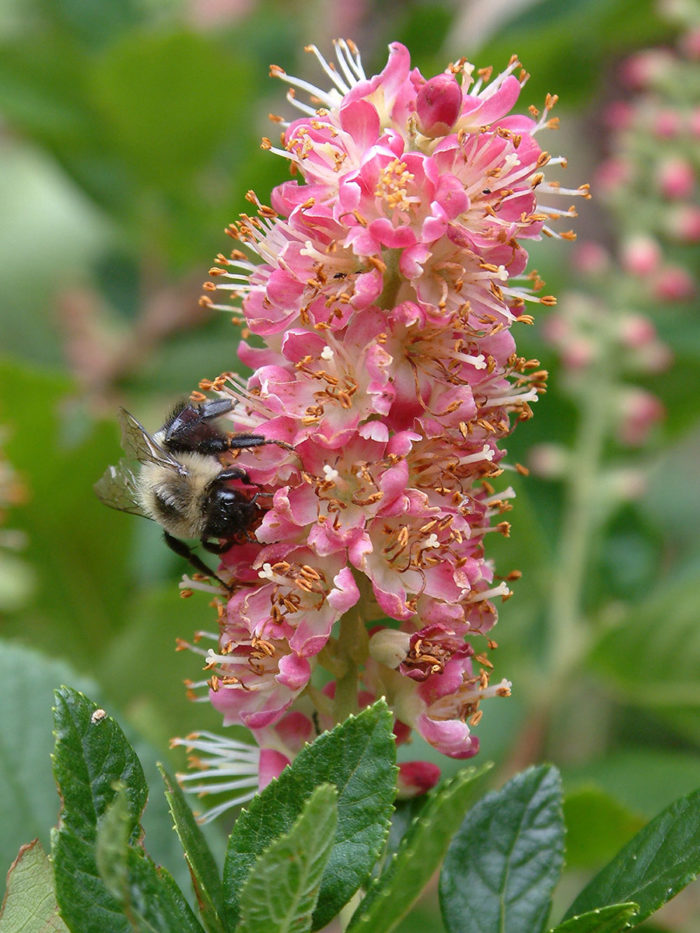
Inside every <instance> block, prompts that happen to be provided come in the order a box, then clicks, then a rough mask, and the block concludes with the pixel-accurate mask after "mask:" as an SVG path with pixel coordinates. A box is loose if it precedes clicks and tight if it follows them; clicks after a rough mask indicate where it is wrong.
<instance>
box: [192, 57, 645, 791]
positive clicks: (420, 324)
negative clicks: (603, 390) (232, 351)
mask: <svg viewBox="0 0 700 933" xmlns="http://www.w3.org/2000/svg"><path fill="white" fill-rule="evenodd" d="M308 51H309V52H310V53H311V55H313V56H314V57H315V59H316V62H317V63H318V66H319V69H320V75H321V79H320V81H319V82H318V85H316V84H312V83H311V82H309V81H307V80H304V79H299V78H295V77H293V76H290V75H287V74H286V72H284V71H283V70H282V69H281V68H278V67H276V66H273V68H272V74H273V75H274V76H276V77H277V78H279V79H280V80H282V81H284V82H285V83H286V84H288V85H291V87H292V89H293V91H292V92H291V93H290V95H289V96H288V101H289V103H290V105H291V106H293V107H294V108H295V110H296V119H293V120H289V121H286V120H284V119H282V118H280V121H279V122H281V124H282V142H281V143H277V142H273V141H272V140H265V141H264V143H263V145H264V148H265V149H267V150H268V152H270V153H271V154H273V155H276V156H279V157H281V158H284V159H285V160H287V162H288V163H289V164H290V166H291V168H292V170H293V175H294V178H293V180H290V181H286V182H284V183H282V184H281V185H279V186H277V187H276V188H275V189H274V191H273V192H272V194H271V196H270V199H269V204H270V205H271V206H268V204H267V203H263V202H262V201H261V200H259V199H258V197H257V196H256V195H255V194H254V193H253V192H249V193H248V196H247V198H248V201H249V203H250V204H251V205H252V209H249V210H251V214H243V215H241V216H240V217H239V219H238V220H237V221H236V222H234V223H232V224H231V225H230V226H229V228H228V230H227V233H228V234H229V235H230V237H231V238H232V239H233V240H234V249H233V250H232V251H231V252H230V253H229V254H228V255H226V254H224V253H221V254H219V256H218V257H217V259H216V264H215V267H214V268H213V269H212V270H211V281H210V282H208V283H207V284H206V285H205V290H206V293H205V295H204V296H203V298H202V303H203V304H204V305H206V306H207V307H214V308H220V309H222V310H225V311H230V310H231V309H232V307H235V309H236V319H237V321H238V322H240V323H241V324H243V325H244V327H245V329H246V330H247V331H249V332H250V333H251V334H252V335H253V337H254V338H255V339H254V340H253V339H251V341H250V343H245V342H242V343H241V345H240V349H239V356H240V360H241V361H242V363H243V364H245V365H247V366H249V367H250V368H251V369H252V370H253V372H252V374H251V375H250V376H248V377H244V376H241V375H239V374H238V372H237V371H235V367H234V366H232V367H231V370H232V371H231V372H228V373H224V374H222V375H221V376H219V377H217V378H216V379H214V380H210V381H206V382H203V383H202V384H201V388H202V391H203V392H210V393H212V394H214V395H215V396H216V397H218V398H225V399H226V400H227V401H228V402H229V403H230V411H229V412H228V413H227V414H226V416H225V417H226V418H227V419H228V424H227V425H226V429H227V430H228V431H230V432H231V433H232V434H234V433H244V434H248V435H251V434H252V435H254V436H256V437H258V436H259V437H262V438H264V439H265V440H266V441H267V442H268V443H265V444H262V443H256V444H253V445H252V446H250V447H249V448H241V449H235V450H225V451H223V452H222V453H221V455H220V460H221V463H222V466H224V467H226V468H231V469H232V470H234V471H236V472H239V471H245V475H246V479H247V481H246V482H245V483H243V482H241V481H239V480H235V481H232V483H231V485H232V486H234V483H235V486H234V488H235V489H236V490H237V491H238V490H239V489H240V490H241V495H244V496H246V497H247V499H248V502H247V503H246V504H245V509H246V510H247V511H246V514H247V515H250V522H249V524H248V525H247V526H246V527H245V529H242V530H241V534H240V535H238V536H236V537H234V538H232V539H230V540H227V541H224V540H222V541H221V543H222V546H225V548H226V549H225V550H224V553H222V555H221V567H220V568H219V570H218V572H217V573H218V577H219V580H221V581H223V584H224V596H223V598H221V599H219V600H217V605H218V609H217V611H218V620H217V621H218V626H217V631H216V633H215V634H213V635H212V636H211V637H212V639H213V640H214V641H215V642H216V647H215V648H213V649H211V650H210V651H209V652H205V651H203V650H202V649H195V650H199V651H200V653H201V654H203V655H204V657H205V658H206V669H207V676H208V678H209V679H208V680H207V681H205V682H203V684H199V685H198V686H199V687H200V688H202V689H204V690H207V691H208V696H209V699H210V701H211V703H212V704H213V705H214V706H215V707H216V708H217V710H218V711H219V712H220V713H221V714H222V716H223V718H224V723H225V724H226V725H233V724H236V725H243V726H245V727H247V728H248V729H249V730H251V731H252V732H253V735H254V737H255V740H256V741H257V743H258V746H259V748H260V750H261V751H260V759H259V761H258V762H257V764H258V765H259V771H260V781H261V783H263V782H266V781H267V780H269V779H270V778H271V777H272V776H274V775H275V774H278V773H279V770H280V769H281V767H283V766H284V765H285V764H286V763H287V762H290V761H293V759H294V757H295V756H296V754H298V752H299V749H300V747H301V746H300V742H299V739H300V738H301V737H303V741H308V740H311V739H313V737H314V736H315V735H316V734H317V733H318V732H319V731H321V730H323V729H325V728H328V727H331V726H332V725H333V723H334V720H335V719H336V718H337V719H340V718H343V717H344V716H345V715H347V713H348V712H349V711H351V710H352V709H356V708H357V707H358V706H359V707H362V706H364V705H366V704H367V703H370V702H372V701H373V699H376V698H377V697H379V696H384V697H386V699H387V702H388V703H389V704H390V707H391V709H392V712H393V715H394V719H395V735H396V736H397V741H408V740H409V738H410V730H411V729H415V730H417V731H418V732H419V733H420V734H421V735H422V736H423V737H424V738H425V739H426V740H427V741H428V742H429V743H431V744H432V746H433V747H434V748H435V749H437V750H438V751H439V752H441V753H443V754H446V755H449V756H451V757H455V758H467V757H470V756H471V755H474V754H475V753H476V751H477V749H478V744H479V743H478V739H477V738H476V736H475V735H474V734H473V730H474V729H475V727H476V726H477V725H478V722H479V719H480V717H481V710H480V708H479V706H480V703H481V701H482V700H483V699H486V698H489V697H494V696H507V695H508V692H509V685H508V683H507V681H501V683H500V684H498V685H497V686H490V685H489V672H490V670H491V666H490V664H491V662H490V661H489V658H488V652H489V651H490V650H491V648H492V647H493V646H494V643H493V642H492V641H491V640H490V638H488V633H489V632H490V630H491V629H492V628H493V626H494V625H495V624H496V622H497V619H498V608H497V607H498V605H499V604H500V601H501V600H505V599H507V598H508V597H509V596H510V595H511V594H510V589H509V586H508V583H507V580H508V579H510V578H505V579H504V578H503V577H502V576H501V577H497V573H496V568H495V567H494V565H493V563H492V561H491V560H490V559H489V556H488V554H489V552H488V546H487V543H486V542H487V540H488V535H489V534H490V533H491V532H496V533H500V534H503V535H504V536H507V535H508V532H509V528H510V526H509V524H508V522H507V520H506V519H505V513H506V512H507V511H508V510H509V509H510V500H511V499H512V498H513V497H514V495H515V493H514V490H513V489H512V488H511V487H509V486H508V484H507V481H505V482H504V481H503V480H502V478H501V476H502V474H503V473H504V471H505V470H507V469H512V468H513V466H514V465H513V464H512V463H509V462H508V460H507V453H506V450H505V444H507V443H508V438H509V436H510V434H511V432H512V431H513V429H514V427H515V426H516V425H517V423H518V422H519V421H522V420H526V419H528V418H530V416H531V415H532V406H533V405H534V403H535V402H536V401H537V398H538V396H539V394H540V393H541V392H542V391H544V388H545V378H546V373H545V371H544V370H542V369H541V368H540V364H539V363H538V362H537V361H536V360H531V359H528V358H527V356H525V355H522V350H521V349H520V348H519V347H518V346H517V343H516V338H517V337H518V336H519V332H520V331H521V329H522V326H523V325H524V324H529V323H532V322H533V320H534V313H531V312H534V311H536V310H537V308H538V307H539V306H540V305H545V306H547V305H551V304H554V298H553V297H552V296H550V295H547V294H545V293H543V292H542V291H541V288H542V285H543V283H542V282H541V280H540V279H539V277H538V276H537V274H536V272H534V271H531V270H530V267H529V257H528V249H529V246H528V244H529V241H532V240H540V239H541V238H543V237H550V236H561V237H562V238H566V239H572V238H573V233H572V232H571V231H569V230H568V229H567V227H568V224H569V222H570V218H573V217H574V216H575V214H576V211H575V209H574V208H573V207H572V202H573V200H574V198H576V197H583V198H587V197H588V188H587V186H585V185H582V186H580V187H579V188H568V187H564V186H563V185H562V184H561V183H560V181H559V178H558V175H559V171H560V169H561V168H563V167H565V159H564V158H563V157H561V156H557V155H551V154H550V152H549V151H548V149H546V148H544V146H543V145H540V134H543V135H545V134H546V133H548V132H549V131H550V130H551V129H554V128H555V126H556V120H554V119H553V118H551V117H550V112H551V110H552V108H553V106H554V105H555V103H556V97H555V96H554V95H547V96H546V98H545V101H544V106H543V107H542V109H541V110H539V111H538V110H537V108H536V107H535V106H533V107H531V108H530V110H529V111H525V112H523V113H518V112H517V111H514V108H515V107H516V106H517V105H518V101H519V99H520V95H521V90H522V87H523V85H524V83H525V81H526V79H527V74H526V72H525V71H524V70H523V69H522V68H521V66H520V63H519V62H518V60H517V59H516V58H515V57H513V58H511V60H510V61H509V62H507V63H506V64H505V68H503V70H501V71H500V73H499V72H492V70H491V69H490V68H479V69H477V68H475V66H474V65H472V64H470V63H469V62H467V61H466V60H465V59H460V60H459V61H457V62H454V63H451V64H449V63H447V64H446V66H445V70H444V72H443V73H441V74H438V75H435V76H427V77H424V76H423V75H422V74H421V73H420V72H419V71H418V69H416V68H414V67H412V65H411V60H410V55H409V52H408V50H407V49H406V48H405V47H404V46H403V45H401V44H400V43H392V44H391V46H390V48H389V56H388V60H387V63H386V65H385V67H384V68H383V70H381V71H380V73H379V74H376V75H370V76H367V75H366V74H365V72H364V69H363V66H362V62H361V59H360V55H359V52H358V50H357V49H356V47H355V46H354V44H353V43H352V42H350V41H348V40H338V41H337V42H336V43H335V48H334V52H335V59H334V61H332V62H331V61H326V59H325V58H324V57H323V55H322V54H321V52H320V51H319V50H318V49H317V48H316V47H314V46H310V47H309V48H308ZM274 135H275V136H277V135H278V134H277V133H275V134H274ZM611 175H615V172H611ZM562 198H563V199H564V200H563V201H562V200H561V199H562ZM560 224H564V225H565V226H563V227H562V226H560ZM587 262H588V265H589V268H590V269H595V270H596V272H597V274H599V275H600V276H602V275H603V273H604V266H605V265H606V264H607V262H609V260H608V259H607V257H605V256H600V255H598V256H592V255H591V254H590V252H589V255H588V259H587ZM582 264H583V265H584V266H585V262H583V260H582ZM569 330H570V332H571V333H573V334H574V336H575V337H576V340H575V341H573V343H574V347H575V349H577V350H578V354H577V358H576V359H573V360H571V361H570V363H571V365H572V366H574V365H576V366H578V367H585V366H586V365H587V364H588V363H590V361H591V353H592V351H591V345H590V342H587V335H586V334H585V333H584V334H581V335H579V334H577V333H576V332H575V328H574V327H573V325H572V326H571V327H570V328H569ZM569 336H570V333H565V334H562V333H559V334H553V335H552V338H553V339H554V340H555V341H557V342H561V343H565V342H566V341H567V340H568V338H569ZM641 349H644V350H645V351H646V350H647V349H648V348H647V347H644V348H641ZM632 352H633V351H632V350H629V351H628V353H632ZM634 352H639V350H638V348H635V349H634ZM520 469H522V468H520ZM212 543H213V542H212ZM377 620H381V621H380V622H379V625H378V626H377V625H376V623H377ZM375 627H376V628H378V631H375ZM349 633H352V638H351V637H350V635H349ZM485 636H486V638H485ZM467 637H468V638H469V642H467V641H466V638H467ZM351 641H352V643H350V642H351ZM350 662H351V663H350ZM346 675H347V678H348V680H347V682H346V683H345V684H344V686H343V689H342V690H338V691H337V695H336V691H335V685H336V680H335V679H334V678H340V677H345V676H346ZM353 678H354V679H356V680H357V683H356V685H355V687H356V689H355V692H354V694H353V684H352V683H351V681H352V679H353ZM438 774H439V770H438V769H437V768H436V767H435V766H434V765H429V764H428V763H426V762H416V763H413V764H411V765H406V766H404V767H403V769H402V773H401V782H402V786H403V792H404V793H406V794H415V793H418V792H424V791H425V790H427V789H428V788H429V787H430V786H432V785H433V784H434V783H435V781H436V780H437V778H438Z"/></svg>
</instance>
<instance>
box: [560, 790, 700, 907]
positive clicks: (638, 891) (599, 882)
mask: <svg viewBox="0 0 700 933" xmlns="http://www.w3.org/2000/svg"><path fill="white" fill-rule="evenodd" d="M699 870H700V790H698V791H695V792H694V793H692V794H688V796H687V797H682V798H681V799H680V800H677V801H675V803H672V804H671V806H670V807H667V808H666V810H664V811H663V812H662V813H660V814H659V815H658V816H657V817H656V818H655V819H653V820H652V821H651V823H649V824H648V825H647V826H645V827H644V829H643V830H641V832H639V833H637V835H636V836H635V837H634V838H633V839H632V840H631V841H630V842H628V843H627V845H626V846H625V847H624V848H623V849H622V851H621V852H619V853H618V855H616V856H615V858H614V859H613V860H612V861H611V862H610V863H609V864H608V865H606V866H605V868H603V869H602V871H600V872H599V873H598V874H597V875H596V876H595V878H593V880H592V881H590V882H589V884H587V885H586V887H585V888H584V889H583V891H581V893H580V894H579V895H578V897H577V898H576V900H575V901H574V902H573V904H572V905H571V907H570V908H569V909H568V911H567V912H566V915H565V917H564V919H567V918H568V917H572V916H574V915H575V914H580V913H584V912H586V911H589V910H593V909H595V908H596V907H606V906H607V905H608V904H617V903H620V902H622V901H624V900H634V901H635V903H637V904H638V905H639V917H638V920H639V921H640V922H641V921H642V920H644V919H645V918H646V917H648V916H650V914H652V913H653V912H654V911H655V910H658V909H659V907H661V905H662V904H665V903H666V902H667V901H669V900H670V899H671V898H672V897H674V895H676V894H677V893H678V892H679V891H680V890H682V888H684V887H685V886H686V885H687V884H689V883H690V882H691V881H693V880H694V878H696V877H697V874H698V871H699Z"/></svg>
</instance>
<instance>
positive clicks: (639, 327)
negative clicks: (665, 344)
mask: <svg viewBox="0 0 700 933" xmlns="http://www.w3.org/2000/svg"><path fill="white" fill-rule="evenodd" d="M619 335H620V343H621V344H622V345H623V347H626V348H627V349H630V350H636V349H638V348H639V347H644V346H647V345H648V344H650V343H652V341H654V340H656V328H655V327H654V325H653V324H652V322H651V321H650V320H649V318H648V317H644V315H643V314H625V315H624V317H623V318H622V319H621V321H620V324H619Z"/></svg>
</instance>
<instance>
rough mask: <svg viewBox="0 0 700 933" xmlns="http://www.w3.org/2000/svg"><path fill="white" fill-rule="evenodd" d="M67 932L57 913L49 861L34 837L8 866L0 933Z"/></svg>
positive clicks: (0, 917)
mask: <svg viewBox="0 0 700 933" xmlns="http://www.w3.org/2000/svg"><path fill="white" fill-rule="evenodd" d="M20 931H21V933H68V927H67V926H66V925H65V923H64V922H63V920H61V917H60V916H59V913H58V904H57V903H56V892H55V890H54V885H53V871H52V870H51V864H50V863H49V860H48V858H47V856H46V853H45V852H44V849H43V848H42V845H41V843H40V842H39V840H38V839H35V840H34V841H33V842H30V843H28V844H27V845H25V846H22V848H21V849H20V851H19V854H18V855H17V858H16V859H15V861H14V862H13V864H12V867H11V868H10V872H9V873H8V879H7V892H6V895H5V899H4V900H3V904H2V910H1V911H0V933H20Z"/></svg>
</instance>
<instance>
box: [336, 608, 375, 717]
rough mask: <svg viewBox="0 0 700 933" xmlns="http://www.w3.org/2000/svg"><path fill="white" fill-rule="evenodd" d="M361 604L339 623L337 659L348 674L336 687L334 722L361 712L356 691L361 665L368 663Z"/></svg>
mask: <svg viewBox="0 0 700 933" xmlns="http://www.w3.org/2000/svg"><path fill="white" fill-rule="evenodd" d="M361 607H362V601H360V602H359V603H358V605H357V606H355V607H354V608H353V609H351V610H350V612H346V613H345V615H344V616H343V617H342V618H341V620H340V634H339V636H338V655H339V657H341V658H342V659H343V661H344V662H345V672H344V673H343V675H342V676H341V677H338V679H337V680H336V684H335V721H336V722H343V721H344V720H345V719H347V718H348V716H350V715H351V714H353V713H356V712H357V710H358V702H357V691H358V685H359V679H360V676H359V669H360V665H361V664H363V663H364V661H365V660H366V659H367V654H368V636H367V628H366V627H365V623H364V619H363V617H362V610H361Z"/></svg>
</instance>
